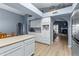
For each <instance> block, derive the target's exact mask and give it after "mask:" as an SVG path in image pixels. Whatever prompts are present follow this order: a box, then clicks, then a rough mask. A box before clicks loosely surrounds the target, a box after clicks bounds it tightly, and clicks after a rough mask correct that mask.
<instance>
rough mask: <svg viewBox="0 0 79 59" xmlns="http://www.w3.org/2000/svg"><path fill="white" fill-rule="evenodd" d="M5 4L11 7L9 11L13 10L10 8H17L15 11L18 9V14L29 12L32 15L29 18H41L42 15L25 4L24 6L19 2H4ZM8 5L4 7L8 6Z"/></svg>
mask: <svg viewBox="0 0 79 59" xmlns="http://www.w3.org/2000/svg"><path fill="white" fill-rule="evenodd" d="M4 5H6V6H8V7H9V8H7V10H8V11H12V10H11V9H10V8H12V9H15V11H16V10H17V11H18V12H15V11H12V12H15V13H17V14H20V15H25V14H29V15H32V17H29V19H35V18H40V16H39V15H38V14H36V13H35V12H33V11H31V10H29V9H28V8H25V7H24V6H22V5H21V4H19V3H4ZM6 6H5V7H4V8H6Z"/></svg>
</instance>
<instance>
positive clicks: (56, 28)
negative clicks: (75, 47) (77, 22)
mask: <svg viewBox="0 0 79 59" xmlns="http://www.w3.org/2000/svg"><path fill="white" fill-rule="evenodd" d="M57 37H59V39H60V38H65V39H66V40H65V41H67V42H68V23H67V21H55V22H54V23H53V42H55V41H56V38H57ZM60 41H61V40H60Z"/></svg>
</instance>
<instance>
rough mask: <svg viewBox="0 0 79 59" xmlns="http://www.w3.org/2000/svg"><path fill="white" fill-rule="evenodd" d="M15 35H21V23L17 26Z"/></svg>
mask: <svg viewBox="0 0 79 59" xmlns="http://www.w3.org/2000/svg"><path fill="white" fill-rule="evenodd" d="M17 35H23V24H22V23H18V24H17Z"/></svg>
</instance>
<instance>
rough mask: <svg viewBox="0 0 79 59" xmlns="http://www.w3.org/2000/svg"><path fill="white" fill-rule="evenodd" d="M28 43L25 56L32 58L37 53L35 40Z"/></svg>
mask: <svg viewBox="0 0 79 59" xmlns="http://www.w3.org/2000/svg"><path fill="white" fill-rule="evenodd" d="M26 43H28V42H27V41H25V56H30V55H32V54H33V53H34V52H35V40H34V39H30V42H29V44H28V45H27V44H26Z"/></svg>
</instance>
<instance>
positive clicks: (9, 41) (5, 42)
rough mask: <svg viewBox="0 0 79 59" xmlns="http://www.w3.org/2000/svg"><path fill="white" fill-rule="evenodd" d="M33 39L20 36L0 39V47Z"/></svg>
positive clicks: (29, 36)
mask: <svg viewBox="0 0 79 59" xmlns="http://www.w3.org/2000/svg"><path fill="white" fill-rule="evenodd" d="M33 37H34V36H33V35H20V36H14V37H9V38H3V39H0V47H4V46H7V45H10V44H14V43H17V42H20V41H23V40H28V39H30V38H33Z"/></svg>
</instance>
